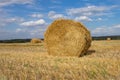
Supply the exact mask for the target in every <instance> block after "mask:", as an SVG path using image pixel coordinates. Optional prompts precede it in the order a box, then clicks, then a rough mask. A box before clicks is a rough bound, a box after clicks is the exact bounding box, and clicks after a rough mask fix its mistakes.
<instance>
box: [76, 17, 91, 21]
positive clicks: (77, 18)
mask: <svg viewBox="0 0 120 80" xmlns="http://www.w3.org/2000/svg"><path fill="white" fill-rule="evenodd" d="M75 20H76V21H92V19H91V18H89V17H87V16H80V17H76V18H75Z"/></svg>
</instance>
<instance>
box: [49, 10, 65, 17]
mask: <svg viewBox="0 0 120 80" xmlns="http://www.w3.org/2000/svg"><path fill="white" fill-rule="evenodd" d="M48 17H49V18H50V19H58V18H66V16H64V15H63V14H57V13H56V12H55V11H50V12H49V13H48Z"/></svg>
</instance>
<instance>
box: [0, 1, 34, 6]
mask: <svg viewBox="0 0 120 80" xmlns="http://www.w3.org/2000/svg"><path fill="white" fill-rule="evenodd" d="M32 2H33V0H2V1H0V7H3V6H8V5H11V4H32Z"/></svg>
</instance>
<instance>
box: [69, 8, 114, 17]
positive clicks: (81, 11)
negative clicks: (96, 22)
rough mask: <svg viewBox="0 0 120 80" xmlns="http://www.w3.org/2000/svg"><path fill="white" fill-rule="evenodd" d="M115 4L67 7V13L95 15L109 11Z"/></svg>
mask: <svg viewBox="0 0 120 80" xmlns="http://www.w3.org/2000/svg"><path fill="white" fill-rule="evenodd" d="M115 7H116V6H87V7H82V8H71V9H67V14H68V15H73V16H78V15H85V16H95V15H99V14H102V15H104V14H103V13H104V12H106V11H110V10H111V9H113V8H115Z"/></svg>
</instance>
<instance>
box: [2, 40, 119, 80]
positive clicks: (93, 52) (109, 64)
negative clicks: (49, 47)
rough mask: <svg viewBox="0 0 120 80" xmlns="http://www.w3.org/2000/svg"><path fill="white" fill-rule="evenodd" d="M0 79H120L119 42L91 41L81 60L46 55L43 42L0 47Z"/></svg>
mask: <svg viewBox="0 0 120 80" xmlns="http://www.w3.org/2000/svg"><path fill="white" fill-rule="evenodd" d="M0 80H120V40H110V41H107V40H104V41H93V42H92V45H91V47H90V48H89V50H88V52H87V55H84V56H82V57H55V56H49V55H48V53H47V51H46V49H45V48H44V44H43V43H37V44H30V43H15V44H0Z"/></svg>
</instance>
